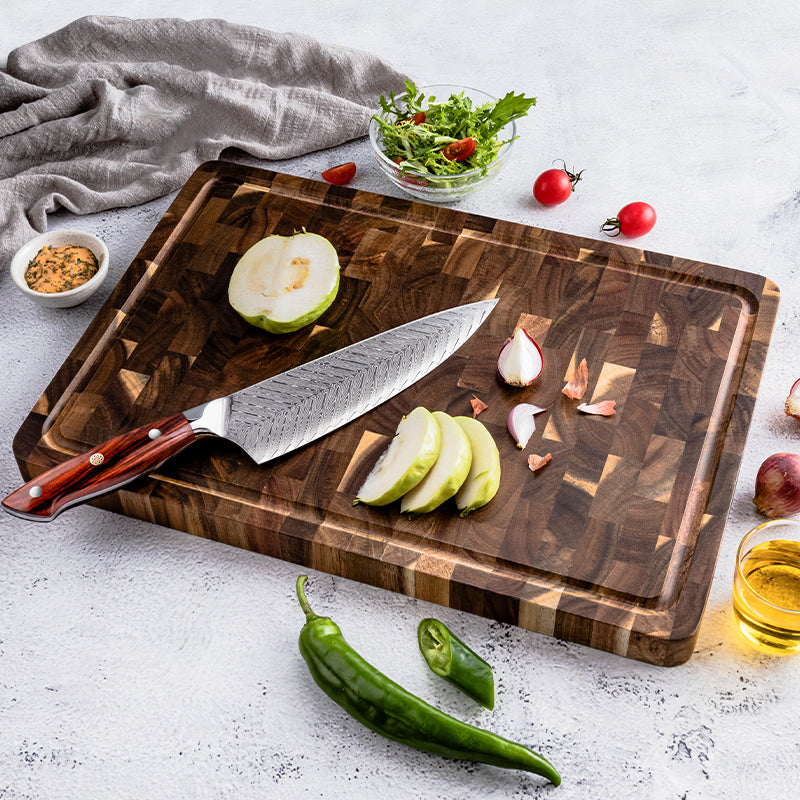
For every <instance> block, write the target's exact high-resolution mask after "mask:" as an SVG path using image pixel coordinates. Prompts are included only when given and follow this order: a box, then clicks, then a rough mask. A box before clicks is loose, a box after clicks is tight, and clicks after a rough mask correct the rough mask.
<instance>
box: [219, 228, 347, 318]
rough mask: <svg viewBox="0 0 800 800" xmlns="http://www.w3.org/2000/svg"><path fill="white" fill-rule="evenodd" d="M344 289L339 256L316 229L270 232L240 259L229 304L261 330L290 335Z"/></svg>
mask: <svg viewBox="0 0 800 800" xmlns="http://www.w3.org/2000/svg"><path fill="white" fill-rule="evenodd" d="M338 291H339V257H338V255H337V253H336V249H335V248H334V246H333V245H332V244H331V243H330V242H329V241H328V240H327V239H326V238H325V237H324V236H319V235H318V234H316V233H306V232H305V231H303V232H302V233H295V234H294V235H292V236H277V235H273V236H267V237H266V239H262V240H261V241H260V242H256V243H255V244H254V245H253V246H252V247H251V248H250V249H249V250H247V251H246V252H245V254H244V255H243V256H242V257H241V258H240V259H239V262H238V263H237V264H236V266H235V267H234V270H233V273H232V274H231V279H230V282H229V284H228V302H229V303H230V304H231V305H232V306H233V308H234V309H235V310H236V311H237V312H238V313H239V315H240V316H241V317H242V318H244V319H245V320H247V321H248V322H249V323H250V324H251V325H255V326H256V327H257V328H263V329H264V330H266V331H269V332H270V333H289V332H291V331H296V330H298V329H299V328H302V327H303V326H304V325H308V324H309V323H310V322H313V321H314V320H315V319H317V317H319V316H320V315H321V314H322V313H323V312H324V311H325V309H327V308H328V306H330V304H331V303H332V302H333V300H334V298H335V297H336V293H337V292H338Z"/></svg>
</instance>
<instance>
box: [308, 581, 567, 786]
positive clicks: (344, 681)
mask: <svg viewBox="0 0 800 800" xmlns="http://www.w3.org/2000/svg"><path fill="white" fill-rule="evenodd" d="M306 580H307V577H306V576H305V575H300V576H299V577H298V579H297V597H298V599H299V601H300V606H301V608H302V609H303V612H304V613H305V615H306V624H305V625H304V626H303V629H302V631H300V641H299V644H300V653H301V654H302V656H303V658H304V659H305V661H306V664H308V668H309V670H310V671H311V675H312V677H313V678H314V680H315V681H316V683H317V685H318V686H319V687H320V688H321V689H322V691H324V692H325V694H327V695H328V696H329V697H330V698H331V699H332V700H334V701H335V702H336V703H338V704H339V705H340V706H341V707H342V708H343V709H344V710H345V711H347V713H348V714H350V715H351V716H352V717H354V718H355V719H357V720H358V721H359V722H360V723H361V724H362V725H365V726H366V727H367V728H369V729H370V730H373V731H375V733H379V734H381V735H382V736H385V737H386V738H388V739H393V740H394V741H397V742H402V743H403V744H406V745H409V746H410V747H414V748H416V749H417V750H425V751H427V752H429V753H436V754H438V755H441V756H445V757H447V758H455V759H463V760H466V761H477V762H481V763H484V764H492V765H493V766H496V767H504V768H507V769H521V770H525V771H527V772H534V773H536V774H537V775H541V776H543V777H545V778H547V779H548V780H549V781H550V782H551V783H553V784H555V785H556V786H558V785H559V784H560V783H561V776H560V775H559V774H558V772H557V770H556V768H555V767H554V766H553V765H552V764H551V763H550V762H549V761H547V759H545V758H543V757H542V756H540V755H539V754H538V753H535V752H534V751H533V750H531V749H529V748H527V747H525V746H524V745H521V744H517V743H516V742H512V741H509V740H508V739H504V738H503V737H501V736H498V735H497V734H494V733H490V732H489V731H486V730H483V729H482V728H477V727H475V726H473V725H468V724H467V723H465V722H461V721H459V720H457V719H455V718H454V717H451V716H449V715H448V714H445V713H444V712H443V711H440V710H439V709H437V708H434V707H433V706H431V705H429V704H428V703H426V702H425V701H424V700H420V698H418V697H415V696H414V695H413V694H411V693H410V692H408V691H406V690H405V689H403V687H402V686H399V685H398V684H396V683H395V682H394V681H392V680H391V679H390V678H387V677H386V676H385V675H384V674H383V673H382V672H379V671H378V670H377V669H375V667H373V666H372V665H371V664H369V663H368V662H367V661H365V660H364V659H363V658H362V657H361V656H360V655H359V654H358V653H356V651H355V650H353V648H352V647H350V645H348V644H347V642H346V641H345V639H344V637H343V636H342V632H341V630H340V629H339V626H338V625H337V624H336V623H335V622H334V621H333V620H332V619H330V617H320V616H317V615H316V614H315V613H314V612H313V611H312V610H311V606H310V605H309V603H308V600H307V599H306V595H305V591H304V589H303V587H304V585H305V583H306Z"/></svg>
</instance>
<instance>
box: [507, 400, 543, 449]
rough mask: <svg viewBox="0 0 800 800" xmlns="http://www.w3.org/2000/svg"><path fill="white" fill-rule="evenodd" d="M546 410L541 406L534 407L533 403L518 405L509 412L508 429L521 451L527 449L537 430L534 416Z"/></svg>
mask: <svg viewBox="0 0 800 800" xmlns="http://www.w3.org/2000/svg"><path fill="white" fill-rule="evenodd" d="M546 410H547V409H545V408H542V407H541V406H535V405H533V403H518V404H517V405H515V406H514V408H512V409H511V411H509V412H508V417H507V418H506V427H507V428H508V432H509V433H510V434H511V435H512V436H513V437H514V441H515V442H516V443H517V447H518V448H519V449H520V450H523V449H524V448H525V445H526V444H528V442H529V441H530V439H531V436H533V432H534V431H535V430H536V421H535V420H534V415H536V414H539V413H541V412H542V411H546Z"/></svg>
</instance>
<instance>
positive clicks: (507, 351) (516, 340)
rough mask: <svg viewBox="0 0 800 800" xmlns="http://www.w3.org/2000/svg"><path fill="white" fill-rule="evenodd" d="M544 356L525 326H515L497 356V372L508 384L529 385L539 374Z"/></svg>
mask: <svg viewBox="0 0 800 800" xmlns="http://www.w3.org/2000/svg"><path fill="white" fill-rule="evenodd" d="M543 366H544V358H543V357H542V351H541V349H540V348H539V345H538V344H536V342H535V341H534V339H533V338H532V337H531V336H530V335H529V334H528V333H527V331H526V330H525V328H516V329H515V330H514V335H513V336H511V338H509V339H506V341H505V344H504V345H503V349H502V350H501V351H500V355H499V356H498V358H497V374H498V375H499V376H500V379H501V380H502V381H504V382H505V383H507V384H509V385H510V386H530V385H531V384H532V383H533V382H534V381H535V380H536V379H537V378H538V377H539V376H540V375H541V374H542V367H543Z"/></svg>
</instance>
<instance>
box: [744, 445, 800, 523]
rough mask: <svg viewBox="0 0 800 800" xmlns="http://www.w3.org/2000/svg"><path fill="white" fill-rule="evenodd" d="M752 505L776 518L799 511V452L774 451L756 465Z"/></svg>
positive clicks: (765, 514) (768, 515) (766, 515)
mask: <svg viewBox="0 0 800 800" xmlns="http://www.w3.org/2000/svg"><path fill="white" fill-rule="evenodd" d="M753 502H754V503H755V505H756V508H757V509H758V510H759V511H760V512H761V513H762V514H763V515H764V516H765V517H771V518H772V519H777V518H778V517H788V516H792V515H794V514H797V512H798V511H800V455H798V454H797V453H775V454H774V455H771V456H769V458H767V459H766V460H765V461H764V463H763V464H762V465H761V466H760V467H759V470H758V473H757V474H756V495H755V497H754V498H753Z"/></svg>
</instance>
